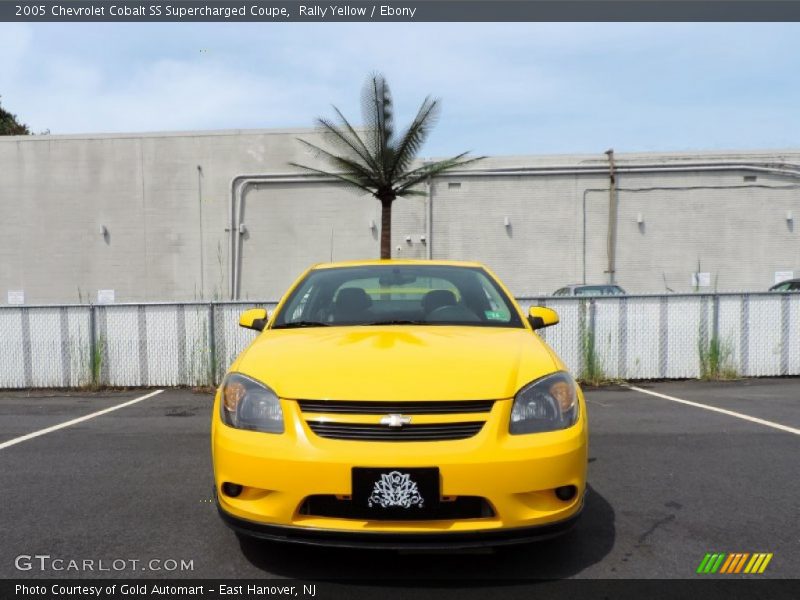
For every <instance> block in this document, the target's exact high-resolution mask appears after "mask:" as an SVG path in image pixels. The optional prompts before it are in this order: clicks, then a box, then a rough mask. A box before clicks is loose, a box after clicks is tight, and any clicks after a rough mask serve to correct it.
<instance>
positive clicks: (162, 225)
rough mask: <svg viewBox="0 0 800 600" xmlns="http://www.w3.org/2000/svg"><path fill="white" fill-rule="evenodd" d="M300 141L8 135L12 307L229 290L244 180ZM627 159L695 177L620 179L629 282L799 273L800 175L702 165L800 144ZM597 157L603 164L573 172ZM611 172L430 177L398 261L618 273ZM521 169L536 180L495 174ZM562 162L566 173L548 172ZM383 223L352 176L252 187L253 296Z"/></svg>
mask: <svg viewBox="0 0 800 600" xmlns="http://www.w3.org/2000/svg"><path fill="white" fill-rule="evenodd" d="M297 136H301V137H304V138H306V139H311V138H313V137H314V134H313V132H311V131H308V130H297V131H293V130H292V131H288V130H287V131H222V132H190V133H164V134H133V135H116V136H91V135H86V136H35V137H10V138H9V137H6V138H0V207H1V210H2V218H1V219H0V303H5V302H6V300H7V291H8V290H24V292H25V301H26V303H28V304H32V303H56V302H77V301H80V300H83V301H86V300H89V301H95V300H96V298H97V290H100V289H113V290H115V296H116V298H115V299H116V301H117V302H140V301H148V300H149V301H153V300H200V299H225V298H228V295H229V288H230V281H229V274H230V272H231V261H232V257H231V244H230V232H229V231H227V228H228V227H229V220H230V213H229V202H230V185H231V180H232V179H233V178H234V177H236V176H237V175H240V174H244V173H251V174H269V173H272V174H275V173H286V172H290V171H291V169H290V167H289V166H288V163H289V162H290V161H297V162H303V163H309V162H313V157H311V156H309V155H308V154H307V153H306V152H305V151H304V150H303V149H302V148H301V146H300V145H299V144H297V143H296V141H295V138H296V137H297ZM616 160H617V164H618V166H619V167H620V168H621V169H624V168H626V167H632V166H633V167H635V166H637V165H638V166H642V165H651V166H652V165H656V166H660V167H667V168H679V169H684V170H683V171H680V172H657V173H656V172H648V173H625V172H620V173H619V174H618V176H617V180H616V183H617V186H618V193H617V198H618V203H619V206H618V214H617V217H618V231H617V244H616V251H617V269H616V270H617V273H616V280H617V282H618V283H619V284H620V285H622V286H623V287H625V288H626V289H627V290H628V291H629V292H631V293H655V292H664V291H666V289H667V288H669V289H671V290H674V291H676V292H678V291H683V292H685V291H691V290H692V289H693V288H692V273H693V272H694V271H696V270H697V269H698V261H699V262H700V269H699V270H700V271H702V272H708V273H710V274H711V287H710V288H704V289H703V291H713V289H714V285H716V287H717V289H719V290H731V291H734V290H737V291H738V290H764V289H766V288H767V287H769V286H770V285H771V284H772V283H773V280H774V275H775V272H776V271H793V272H794V274H795V276H796V277H800V231H798V229H797V227H796V225H795V221H794V220H791V221H789V220H787V219H786V216H787V213H788V212H790V211H791V213H792V215H793V217H794V219H799V218H800V190H799V189H798V187H797V185H798V184H800V178H798V177H797V176H792V175H791V173H789V174H787V173H783V174H780V173H776V172H771V173H770V172H766V171H757V170H747V169H727V170H711V171H708V170H703V167H699V166H698V167H697V168H696V169H695V168H694V167H692V166H691V165H699V164H700V163H704V164H712V165H714V164H726V165H734V164H743V165H745V164H748V165H762V166H763V165H771V166H772V167H774V168H777V169H782V170H783V171H785V172H790V171H792V169H794V170H797V169H798V165H800V152H782V153H778V152H759V153H756V152H749V153H748V152H739V153H727V154H723V153H703V154H641V155H633V154H629V155H625V154H621V155H617V157H616ZM198 167H199V168H198ZM586 167H596V168H597V172H594V173H588V174H587V173H580V174H575V173H574V172H570V173H568V174H567V173H566V172H564V171H563V169H564V168H569V169H572V170H573V171H574V170H576V169H581V168H586ZM607 167H608V163H607V159H606V157H605V156H604V155H602V154H598V155H592V156H550V157H541V156H540V157H494V158H491V159H487V160H485V161H482V162H480V163H477V164H476V165H475V166H474V167H473V168H472V171H471V172H466V173H461V174H458V175H448V176H443V177H439V178H437V179H436V180H435V181H434V182H433V185H432V198H433V208H432V213H433V220H432V227H433V235H432V240H425V241H422V239H421V237H422V236H424V235H425V233H426V220H427V199H426V198H424V197H414V198H404V199H400V200H398V201H397V202H396V203H395V205H394V221H393V222H394V226H393V241H392V246H393V252H394V255H395V256H399V257H412V258H424V257H425V256H426V255H427V252H428V244H431V247H432V252H433V256H434V258H452V259H470V260H472V259H474V260H479V261H483V262H485V263H487V264H488V265H489V266H490V267H491V268H493V269H494V270H495V271H496V272H497V273H498V274H499V275H500V276H501V277H502V278H503V279H504V280H505V281H506V283H507V284H508V285H509V286H510V287H511V289H512V291H513V293H515V294H516V295H518V296H525V295H538V294H542V293H551V292H553V291H554V290H555V289H557V288H558V287H561V286H563V285H565V284H567V283H575V282H581V281H583V280H584V279H585V280H586V281H587V282H590V283H594V282H604V281H606V280H607V278H608V275H607V274H606V273H605V271H606V270H607V228H608V198H609V194H608V185H609V177H608V175H607V174H606V172H605V170H606V169H607ZM519 168H527V169H533V170H535V171H537V172H536V174H525V175H519V174H517V175H513V174H508V175H502V176H498V175H497V173H496V171H497V170H498V169H519ZM556 168H558V169H562V170H561V171H559V173H560V174H542V173H541V170H542V169H550V171H552V170H553V169H556ZM478 171H482V172H478ZM483 171H495V173H494V174H493V175H491V176H487V175H486V173H484V172H483ZM753 177H756V179H755V180H752V178H753ZM639 215H641V217H642V220H643V222H642V223H638V222H637V217H638V216H639ZM506 218H508V222H509V226H508V227H507V226H506V225H505V220H506ZM371 221H375V223H376V224H377V225H379V224H380V207H379V205H378V203H377V201H375V200H374V199H372V198H371V197H370V196H369V195H367V194H361V193H358V192H354V191H351V190H349V189H346V188H343V187H340V186H335V185H331V184H327V183H311V182H302V183H287V182H283V183H262V184H258V185H255V186H250V187H249V188H247V190H246V192H245V194H244V200H243V214H242V219H241V222H242V223H243V224H244V228H243V231H244V232H245V233H243V235H242V236H241V242H240V248H241V257H240V273H241V276H240V286H239V289H240V297H241V298H243V299H246V298H252V299H257V298H265V299H270V300H275V299H277V298H278V297H279V296H280V294H281V293H282V292H283V291H284V290H285V288H286V287H287V285H288V284H289V283H290V282H291V281H292V280H293V279H294V277H296V275H297V274H299V273H300V272H301V271H302V270H303V269H305V268H306V267H307V266H309V265H310V264H312V263H315V262H324V261H328V260H330V258H331V257H333V259H334V260H342V259H351V258H365V257H366V258H372V257H377V255H378V230H377V229H371V228H370V222H371ZM238 224H239V223H238V221H237V222H236V223H235V225H237V226H238ZM103 226H105V228H106V231H107V233H106V234H105V235H104V234H103V233H102V227H103ZM407 238H410V241H406V239H407Z"/></svg>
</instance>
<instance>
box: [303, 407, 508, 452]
mask: <svg viewBox="0 0 800 600" xmlns="http://www.w3.org/2000/svg"><path fill="white" fill-rule="evenodd" d="M297 403H298V405H299V407H300V410H301V411H302V412H303V415H304V418H305V420H306V424H307V425H308V427H309V428H310V429H311V431H313V432H314V433H315V434H316V435H318V436H320V437H323V438H330V439H336V440H367V441H374V442H425V441H430V442H432V441H443V440H463V439H467V438H471V437H473V436H474V435H477V434H478V432H480V431H481V429H482V428H483V426H484V424H485V423H486V416H488V414H487V413H489V412H490V411H491V410H492V406H493V405H494V400H461V401H428V402H419V401H415V402H365V401H339V400H298V401H297ZM326 415H336V416H335V417H334V418H331V417H329V416H326ZM379 415H380V416H388V415H401V416H403V417H411V420H412V422H411V423H407V424H405V423H404V424H402V425H400V426H394V427H392V426H389V425H387V424H382V423H380V422H379V420H380V419H379V417H378V416H379ZM436 415H442V417H439V418H440V419H442V420H441V422H436V420H437V417H436ZM453 415H463V419H459V420H458V421H457V422H451V421H448V420H447V419H451V420H452V419H453ZM415 416H424V417H425V419H426V421H427V422H424V423H415V422H413V421H414V419H415ZM455 418H458V417H455Z"/></svg>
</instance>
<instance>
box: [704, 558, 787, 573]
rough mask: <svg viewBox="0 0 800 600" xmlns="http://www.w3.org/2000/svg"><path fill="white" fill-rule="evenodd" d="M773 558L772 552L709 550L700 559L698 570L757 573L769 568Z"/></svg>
mask: <svg viewBox="0 0 800 600" xmlns="http://www.w3.org/2000/svg"><path fill="white" fill-rule="evenodd" d="M771 560H772V552H769V553H766V552H754V553H752V554H751V553H749V552H734V553H732V554H726V553H724V552H713V553H712V552H708V553H706V555H705V556H704V557H703V560H702V561H700V566H699V567H697V572H698V573H700V574H703V575H705V574H712V573H724V574H726V575H731V574H736V573H748V574H757V573H763V572H764V571H765V570H766V569H767V565H768V564H769V561H771Z"/></svg>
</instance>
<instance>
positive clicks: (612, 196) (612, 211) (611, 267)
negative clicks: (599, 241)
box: [606, 148, 617, 285]
mask: <svg viewBox="0 0 800 600" xmlns="http://www.w3.org/2000/svg"><path fill="white" fill-rule="evenodd" d="M606 156H608V239H607V240H606V243H607V254H608V270H607V271H606V273H608V283H609V285H614V283H615V282H614V271H615V270H616V258H617V257H616V251H617V185H616V179H617V175H616V173H615V172H614V149H613V148H609V149H608V150H606Z"/></svg>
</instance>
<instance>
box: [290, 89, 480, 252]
mask: <svg viewBox="0 0 800 600" xmlns="http://www.w3.org/2000/svg"><path fill="white" fill-rule="evenodd" d="M333 110H334V111H335V112H336V116H337V117H338V123H336V122H334V121H332V120H330V119H325V118H322V117H321V118H318V119H317V126H318V129H319V131H320V132H321V133H322V135H323V139H324V140H325V141H326V142H328V144H329V146H330V148H331V149H330V150H326V149H324V148H322V147H320V146H317V145H316V144H312V143H311V142H309V141H307V140H303V139H299V140H298V141H300V142H301V143H303V144H304V145H305V146H307V147H308V148H310V149H311V150H312V151H313V153H314V154H315V155H316V156H317V157H319V158H321V159H323V160H324V162H326V163H328V164H329V165H330V166H331V167H333V168H334V169H335V170H334V171H325V170H322V169H317V168H314V167H309V166H306V165H301V164H298V163H294V162H293V163H290V164H291V165H293V166H295V167H299V168H301V169H303V170H305V171H308V172H311V173H316V174H318V175H325V176H328V177H333V178H335V179H338V180H339V181H341V182H344V183H346V184H348V185H350V186H355V187H356V188H358V189H361V190H364V191H366V192H369V193H370V194H372V195H373V196H374V197H375V198H377V199H378V201H379V202H380V203H381V258H391V256H392V250H391V241H392V203H393V202H394V201H395V200H396V199H397V198H402V197H403V196H412V195H424V192H421V191H419V190H415V189H413V188H414V186H416V185H418V184H419V183H422V182H423V181H426V180H427V179H428V178H429V177H433V176H434V175H438V174H439V173H442V172H444V171H447V170H448V169H453V168H455V167H460V166H462V165H466V164H468V163H471V162H475V161H476V160H480V159H481V158H483V157H467V154H469V153H468V152H462V153H461V154H459V155H457V156H454V157H452V158H448V159H445V160H440V161H436V162H428V163H425V164H422V165H420V166H413V164H412V163H413V162H414V160H415V158H416V156H417V152H418V151H419V149H420V148H421V147H422V144H423V143H424V142H425V140H426V139H427V137H428V134H429V133H430V132H431V130H432V129H433V126H434V124H435V123H436V120H437V117H438V115H439V101H438V100H436V99H433V98H431V97H430V96H428V97H427V98H425V100H424V101H423V103H422V106H420V108H419V111H418V112H417V116H416V117H414V120H413V121H412V122H411V125H409V126H408V129H406V130H405V131H404V132H402V133H400V134H396V133H395V128H394V118H393V106H392V96H391V93H390V91H389V85H388V84H387V83H386V80H385V79H384V77H383V75H380V74H378V73H376V74H374V75H372V76H370V77H369V78H368V79H367V81H366V83H365V84H364V89H363V91H362V93H361V112H362V117H363V119H364V124H363V127H362V129H361V130H360V132H359V131H358V130H356V128H355V127H353V126H352V125H351V124H350V122H349V121H348V120H347V119H346V118H345V116H344V115H343V114H342V112H341V111H340V110H339V109H338V108H336V107H335V106H334V107H333Z"/></svg>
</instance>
